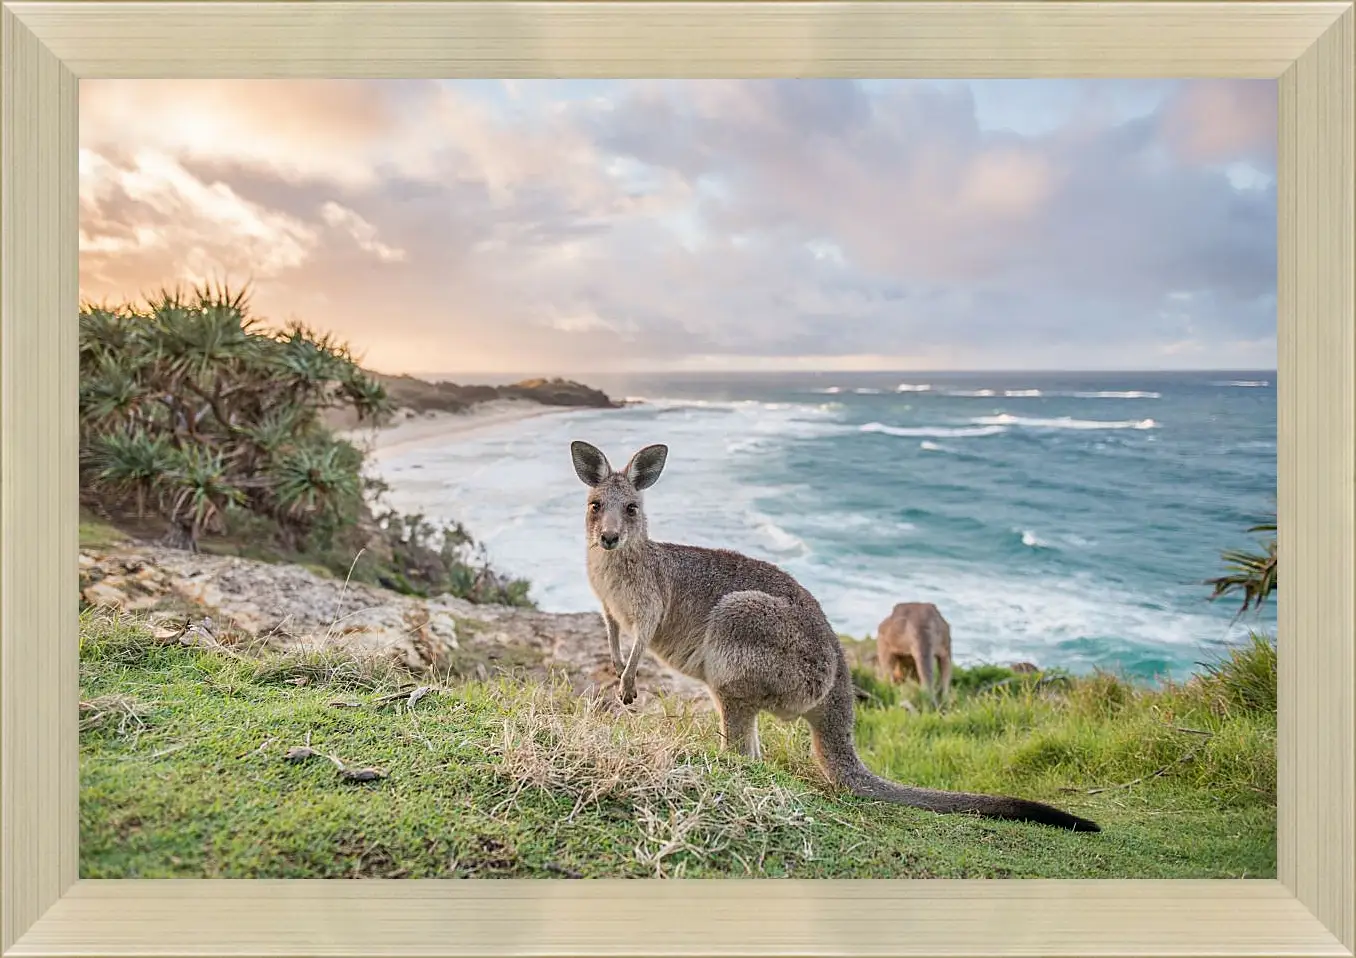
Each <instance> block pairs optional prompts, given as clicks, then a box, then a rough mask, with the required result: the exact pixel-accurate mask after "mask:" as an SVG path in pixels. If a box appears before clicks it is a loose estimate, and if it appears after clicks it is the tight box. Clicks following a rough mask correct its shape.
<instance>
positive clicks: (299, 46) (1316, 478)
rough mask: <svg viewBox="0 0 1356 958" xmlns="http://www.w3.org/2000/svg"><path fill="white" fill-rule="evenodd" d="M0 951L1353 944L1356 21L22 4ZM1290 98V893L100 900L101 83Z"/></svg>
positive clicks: (697, 890) (1274, 951)
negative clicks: (91, 285)
mask: <svg viewBox="0 0 1356 958" xmlns="http://www.w3.org/2000/svg"><path fill="white" fill-rule="evenodd" d="M0 17H2V18H3V45H2V46H0V59H2V60H3V73H2V75H0V77H2V78H0V83H2V84H3V86H2V92H3V96H2V99H3V116H2V118H0V173H2V174H3V192H2V193H0V225H2V226H3V239H2V240H0V423H3V433H2V436H3V451H2V456H3V458H2V460H0V885H2V886H3V890H2V891H0V898H2V901H3V910H2V911H0V953H3V954H5V955H91V956H93V955H120V956H121V955H126V956H133V955H135V956H152V955H154V956H160V955H165V956H169V955H215V954H222V955H246V954H249V955H293V956H299V955H358V954H361V955H364V956H369V955H393V956H395V955H399V956H409V955H442V954H447V955H464V956H472V955H476V956H479V955H556V954H560V955H567V954H568V955H586V954H587V955H617V956H620V955H661V954H662V955H755V954H756V955H801V956H808V955H864V956H865V955H873V956H875V955H879V956H884V955H892V956H893V955H917V956H923V955H966V956H976V955H1032V956H1035V955H1050V956H1076V955H1107V956H1109V955H1117V956H1120V955H1125V956H1137V955H1155V956H1165V958H1166V956H1195V955H1211V956H1233V955H1239V956H1243V955H1249V956H1273V955H1277V956H1279V955H1296V956H1298V955H1332V956H1337V955H1348V956H1349V955H1351V954H1352V953H1353V950H1354V949H1356V775H1354V772H1356V754H1354V749H1356V734H1354V733H1356V726H1354V722H1356V714H1354V712H1353V699H1354V698H1356V654H1354V650H1356V595H1354V593H1353V588H1354V587H1356V12H1354V11H1353V5H1352V0H1341V2H1310V3H1300V2H1289V0H1286V2H1248V0H1244V2H1195V3H1158V2H1136V3H1120V2H1097V3H1077V2H1073V3H1070V2H1058V0H1037V2H1008V0H989V2H964V3H957V2H953V3H929V2H827V3H795V2H786V3H776V2H722V3H684V2H680V3H662V2H631V3H622V2H615V3H614V2H597V0H594V2H583V3H563V2H549V3H542V2H538V3H515V2H437V0H426V2H389V0H388V2H359V0H344V2H319V0H303V2H270V3H215V2H195V3H186V2H181V3H171V2H149V3H112V2H102V0H97V2H96V0H86V2H55V3H24V2H8V0H4V2H2V3H0ZM777 75H781V76H811V75H837V76H893V77H936V78H942V77H1001V76H1011V77H1033V76H1041V77H1058V76H1065V77H1091V76H1122V77H1130V76H1135V77H1148V76H1164V77H1172V76H1181V77H1203V76H1221V77H1245V76H1254V77H1270V78H1277V79H1278V80H1279V84H1280V140H1279V148H1280V152H1279V160H1278V163H1279V184H1280V185H1279V231H1280V235H1279V289H1278V293H1279V319H1278V321H1279V371H1278V387H1279V392H1278V403H1279V409H1278V413H1279V430H1278V431H1279V437H1278V438H1279V445H1278V456H1279V483H1278V485H1279V488H1278V507H1279V525H1280V542H1279V548H1280V556H1281V562H1282V564H1283V565H1284V567H1285V586H1284V590H1283V592H1281V594H1280V620H1279V621H1280V624H1279V631H1280V669H1281V679H1280V681H1281V686H1280V715H1279V721H1280V735H1279V763H1280V766H1279V772H1280V785H1279V794H1278V839H1277V840H1278V843H1279V847H1278V853H1279V859H1278V865H1279V878H1278V880H1276V881H1233V882H1210V881H1201V882H1191V881H1176V882H1173V881H1103V882H1097V881H1089V882H1080V881H976V882H955V881H898V882H886V881H882V882H817V883H816V882H810V881H806V882H797V881H784V882H775V881H758V882H721V883H711V882H686V883H682V882H679V883H660V882H620V881H618V882H567V881H561V882H556V881H521V882H502V883H501V882H491V883H479V882H451V881H448V882H436V881H433V882H423V881H390V882H380V881H366V882H341V881H334V882H326V881H297V882H285V881H234V882H229V881H207V880H202V881H144V882H137V881H122V882H117V881H80V880H79V879H78V874H79V871H78V814H77V813H78V794H77V778H78V775H77V772H78V765H77V744H78V743H77V729H76V717H77V710H76V701H77V694H78V688H77V686H78V679H77V667H78V664H77V660H76V633H77V622H76V610H75V603H74V600H73V597H74V595H75V593H76V581H77V575H76V554H77V532H76V527H77V518H76V469H75V466H76V445H77V431H78V423H77V414H76V382H77V376H78V366H77V359H76V348H75V346H76V337H77V329H76V314H77V296H78V287H77V229H78V226H77V218H78V212H77V210H78V188H77V160H76V155H77V154H76V151H77V139H78V127H77V104H78V101H77V85H76V81H77V80H78V79H79V78H81V77H246V76H270V77H288V76H296V77H300V76H326V77H344V76H346V77H386V76H404V77H418V76H440V77H457V76H468V77H533V76H593V77H604V76H621V77H626V76H693V77H696V76H777Z"/></svg>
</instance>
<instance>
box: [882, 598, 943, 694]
mask: <svg viewBox="0 0 1356 958" xmlns="http://www.w3.org/2000/svg"><path fill="white" fill-rule="evenodd" d="M934 665H935V666H936V673H935V678H936V681H935V682H934V681H933V679H934V672H933V666H934ZM876 666H877V668H879V669H880V674H881V677H882V678H885V679H893V680H894V681H896V682H904V681H905V680H906V679H908V678H910V677H912V678H916V679H918V682H919V684H920V685H922V686H923V689H924V691H926V692H927V694H928V697H929V698H930V699H931V700H932V703H933V704H934V705H936V704H938V702H940V701H941V700H943V699H945V698H946V697H947V696H949V695H950V694H951V625H950V624H949V623H948V622H947V621H946V619H945V618H943V617H942V613H941V612H940V611H938V609H937V607H936V606H935V605H933V604H932V603H931V602H901V603H899V604H898V605H896V606H895V607H894V608H893V609H891V610H890V614H889V615H888V616H886V618H885V620H884V621H883V622H881V624H880V626H879V627H878V628H877V629H876Z"/></svg>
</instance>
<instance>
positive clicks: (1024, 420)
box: [970, 413, 1158, 429]
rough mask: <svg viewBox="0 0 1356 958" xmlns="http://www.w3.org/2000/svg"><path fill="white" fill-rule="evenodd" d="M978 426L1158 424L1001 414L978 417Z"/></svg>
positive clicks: (1141, 426) (1127, 426) (1152, 426)
mask: <svg viewBox="0 0 1356 958" xmlns="http://www.w3.org/2000/svg"><path fill="white" fill-rule="evenodd" d="M970 421H971V422H972V423H974V424H975V425H977V426H1019V427H1022V428H1026V429H1157V428H1158V423H1157V422H1155V421H1154V420H1152V419H1125V420H1121V421H1118V422H1104V421H1102V420H1097V419H1074V418H1072V417H1070V416H1060V417H1058V418H1055V419H1033V418H1030V417H1027V416H1013V415H1011V414H1010V413H999V414H998V415H997V416H976V417H975V418H974V419H971V420H970Z"/></svg>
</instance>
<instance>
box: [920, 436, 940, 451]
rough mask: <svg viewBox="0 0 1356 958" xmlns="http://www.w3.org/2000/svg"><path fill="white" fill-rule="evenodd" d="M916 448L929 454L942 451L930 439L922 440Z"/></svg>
mask: <svg viewBox="0 0 1356 958" xmlns="http://www.w3.org/2000/svg"><path fill="white" fill-rule="evenodd" d="M918 448H919V449H926V450H928V451H929V452H941V451H942V447H941V446H939V445H937V444H936V443H935V442H933V441H932V440H931V439H924V440H923V441H922V442H920V443H919V444H918Z"/></svg>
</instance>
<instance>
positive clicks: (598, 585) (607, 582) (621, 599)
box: [588, 553, 664, 633]
mask: <svg viewBox="0 0 1356 958" xmlns="http://www.w3.org/2000/svg"><path fill="white" fill-rule="evenodd" d="M588 570H589V585H590V586H591V587H592V589H593V593H594V595H596V596H597V597H598V601H599V602H601V603H602V605H603V608H604V609H606V610H607V613H608V614H609V615H610V616H612V618H614V619H616V620H617V624H618V625H620V626H621V628H622V630H623V631H625V632H628V633H634V632H635V630H636V627H637V626H639V625H641V624H643V623H646V622H649V623H650V624H651V625H656V624H658V623H657V620H658V619H659V618H661V617H662V615H663V609H664V603H663V596H662V594H661V592H660V589H659V583H658V582H657V581H656V580H655V576H654V574H653V572H651V571H650V570H649V569H647V568H646V567H644V566H643V565H641V564H639V563H633V562H628V561H627V560H626V557H624V556H615V557H614V556H607V555H602V556H599V555H596V554H593V553H590V555H589V564H588Z"/></svg>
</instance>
